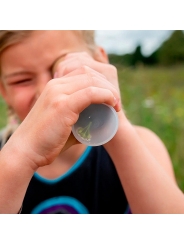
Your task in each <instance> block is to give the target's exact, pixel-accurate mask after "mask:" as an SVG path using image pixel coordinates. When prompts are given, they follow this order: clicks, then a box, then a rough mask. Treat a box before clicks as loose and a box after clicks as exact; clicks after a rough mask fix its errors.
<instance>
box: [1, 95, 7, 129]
mask: <svg viewBox="0 0 184 245" xmlns="http://www.w3.org/2000/svg"><path fill="white" fill-rule="evenodd" d="M6 120H7V118H6V104H5V102H4V100H3V99H2V98H1V96H0V128H2V127H4V126H5V125H6Z"/></svg>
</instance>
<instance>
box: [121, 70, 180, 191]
mask: <svg viewBox="0 0 184 245" xmlns="http://www.w3.org/2000/svg"><path fill="white" fill-rule="evenodd" d="M118 74H119V83H120V89H121V95H122V102H123V106H124V109H125V111H126V115H127V117H128V118H129V119H130V121H131V122H132V123H134V124H137V125H142V126H145V127H147V128H150V129H151V130H152V131H154V132H155V133H156V134H157V135H158V136H159V137H160V138H161V139H162V141H163V142H164V144H165V145H166V147H167V149H168V152H169V154H170V157H171V159H172V162H173V167H174V171H175V175H176V178H177V182H178V185H179V186H180V188H181V189H182V191H184V66H183V67H173V68H144V67H139V68H138V69H130V68H124V69H123V68H119V69H118Z"/></svg>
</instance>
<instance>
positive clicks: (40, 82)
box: [36, 73, 52, 98]
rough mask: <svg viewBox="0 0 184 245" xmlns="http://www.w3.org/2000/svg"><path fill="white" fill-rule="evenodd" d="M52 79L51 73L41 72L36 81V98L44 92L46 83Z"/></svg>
mask: <svg viewBox="0 0 184 245" xmlns="http://www.w3.org/2000/svg"><path fill="white" fill-rule="evenodd" d="M51 79H52V75H51V73H46V74H40V75H39V76H38V77H37V82H36V98H38V97H39V96H40V94H41V93H42V92H43V90H44V88H45V86H46V84H47V83H48V82H49V81H50V80H51Z"/></svg>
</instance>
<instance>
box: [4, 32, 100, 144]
mask: <svg viewBox="0 0 184 245" xmlns="http://www.w3.org/2000/svg"><path fill="white" fill-rule="evenodd" d="M33 31H34V30H0V55H1V53H2V52H3V51H4V50H5V49H6V48H8V47H9V46H11V45H13V44H16V43H18V42H21V41H22V39H24V38H26V37H29V36H30V35H31V33H32V32H33ZM74 32H76V34H77V35H79V36H80V37H81V38H82V39H83V40H84V43H85V44H86V46H87V48H88V49H89V50H90V51H91V52H92V53H93V52H94V50H95V47H96V44H95V32H94V31H93V30H75V31H74ZM0 74H1V69H0ZM7 118H8V121H7V126H6V127H5V128H4V129H3V130H2V131H1V132H0V141H1V145H2V146H3V145H4V144H5V143H6V141H7V140H8V138H9V137H10V135H11V134H12V133H13V132H14V131H15V130H16V128H17V127H18V125H19V124H20V121H19V119H18V117H17V115H16V114H15V112H14V111H13V109H12V108H11V107H9V106H8V108H7Z"/></svg>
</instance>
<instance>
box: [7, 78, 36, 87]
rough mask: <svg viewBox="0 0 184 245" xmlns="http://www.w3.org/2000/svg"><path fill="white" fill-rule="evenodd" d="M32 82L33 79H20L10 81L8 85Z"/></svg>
mask: <svg viewBox="0 0 184 245" xmlns="http://www.w3.org/2000/svg"><path fill="white" fill-rule="evenodd" d="M31 82H32V79H22V80H18V81H12V82H9V83H8V85H11V86H13V85H28V84H30V83H31Z"/></svg>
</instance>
